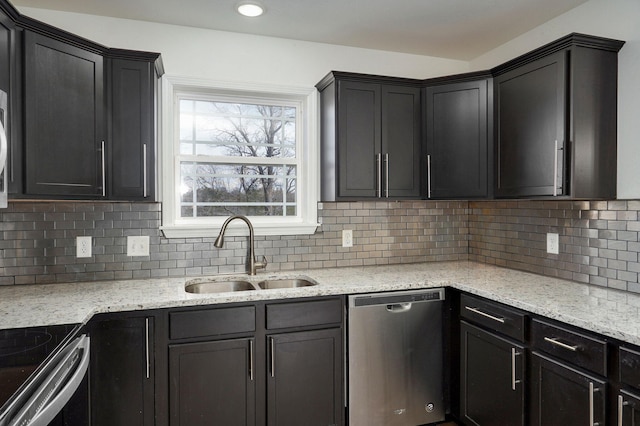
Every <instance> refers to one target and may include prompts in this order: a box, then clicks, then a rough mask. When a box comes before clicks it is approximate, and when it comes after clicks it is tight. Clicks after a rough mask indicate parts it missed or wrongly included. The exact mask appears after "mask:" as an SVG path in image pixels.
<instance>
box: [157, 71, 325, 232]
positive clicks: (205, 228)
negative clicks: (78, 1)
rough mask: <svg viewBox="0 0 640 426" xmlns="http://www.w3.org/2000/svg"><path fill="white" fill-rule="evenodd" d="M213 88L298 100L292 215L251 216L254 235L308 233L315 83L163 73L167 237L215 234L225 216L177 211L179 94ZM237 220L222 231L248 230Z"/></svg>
mask: <svg viewBox="0 0 640 426" xmlns="http://www.w3.org/2000/svg"><path fill="white" fill-rule="evenodd" d="M199 93H200V94H202V95H206V94H215V95H217V96H218V95H219V96H225V97H229V98H233V99H235V100H237V101H242V100H245V101H249V102H255V101H256V100H261V101H266V102H268V100H269V99H272V100H278V99H280V100H288V101H294V102H296V103H297V104H298V105H299V114H300V115H301V117H300V119H301V120H299V122H300V123H301V126H302V129H299V130H297V132H298V135H299V137H297V138H296V139H297V140H296V157H299V159H300V165H302V167H300V168H299V170H297V182H296V185H297V191H298V193H299V196H298V204H297V215H296V216H277V217H273V216H271V217H267V216H250V217H249V219H250V220H251V223H252V224H253V227H254V231H255V234H256V235H304V234H307V235H308V234H313V233H314V232H315V230H316V228H317V227H318V226H319V224H318V200H319V198H318V196H319V193H320V190H319V188H320V159H319V158H320V155H319V152H320V149H319V145H320V143H319V128H318V122H319V115H318V92H317V90H316V89H315V88H307V87H295V86H278V85H268V84H251V83H242V84H241V83H232V82H220V81H214V80H207V79H197V78H185V77H177V76H166V75H165V76H163V77H162V150H161V159H160V164H161V165H162V167H161V176H160V182H161V188H160V193H161V194H162V196H161V201H162V226H161V227H160V229H161V230H162V232H163V233H164V235H165V237H167V238H193V237H215V236H217V235H218V233H219V231H220V228H221V227H222V223H223V222H224V220H225V219H226V218H227V217H228V216H227V217H223V216H215V217H207V218H197V219H194V218H181V217H180V161H179V158H178V154H179V124H178V123H179V118H178V117H177V112H178V103H177V102H178V98H179V96H181V95H184V94H194V95H196V96H197V95H198V94H199ZM247 234H248V231H247V226H246V225H245V224H244V223H243V222H242V221H233V222H232V223H231V224H230V226H229V228H228V229H227V235H247Z"/></svg>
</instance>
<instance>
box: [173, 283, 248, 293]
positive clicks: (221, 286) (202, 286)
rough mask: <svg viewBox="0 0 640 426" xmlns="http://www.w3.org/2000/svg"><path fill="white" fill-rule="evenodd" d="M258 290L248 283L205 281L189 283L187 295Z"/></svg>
mask: <svg viewBox="0 0 640 426" xmlns="http://www.w3.org/2000/svg"><path fill="white" fill-rule="evenodd" d="M255 289H256V288H255V287H254V286H253V284H251V283H250V282H248V281H204V282H192V283H187V285H186V286H185V287H184V290H185V291H186V292H187V293H196V294H203V293H226V292H234V291H250V290H255Z"/></svg>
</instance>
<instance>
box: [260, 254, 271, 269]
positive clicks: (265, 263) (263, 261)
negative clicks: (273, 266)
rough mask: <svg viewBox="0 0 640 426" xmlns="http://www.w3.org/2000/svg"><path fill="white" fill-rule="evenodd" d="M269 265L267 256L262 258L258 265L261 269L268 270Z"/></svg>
mask: <svg viewBox="0 0 640 426" xmlns="http://www.w3.org/2000/svg"><path fill="white" fill-rule="evenodd" d="M267 264H269V261H268V260H267V257H266V256H262V260H261V261H260V262H258V265H259V266H260V267H261V268H266V267H267Z"/></svg>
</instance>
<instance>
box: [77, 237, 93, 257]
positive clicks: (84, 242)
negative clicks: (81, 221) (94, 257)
mask: <svg viewBox="0 0 640 426" xmlns="http://www.w3.org/2000/svg"><path fill="white" fill-rule="evenodd" d="M76 257H91V237H76Z"/></svg>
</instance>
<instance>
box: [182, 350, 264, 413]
mask: <svg viewBox="0 0 640 426" xmlns="http://www.w3.org/2000/svg"><path fill="white" fill-rule="evenodd" d="M253 344H254V340H253V339H234V340H222V341H213V342H201V343H187V344H179V345H171V346H169V401H170V402H169V404H170V405H169V411H170V414H169V415H170V419H171V420H170V424H171V425H172V426H178V425H181V426H200V425H201V426H211V425H224V426H246V425H255V423H256V420H255V401H256V395H255V393H256V385H255V377H254V371H255V369H254V368H255V367H254V366H255V360H254V358H253V353H254V352H253V348H254V346H253Z"/></svg>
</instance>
